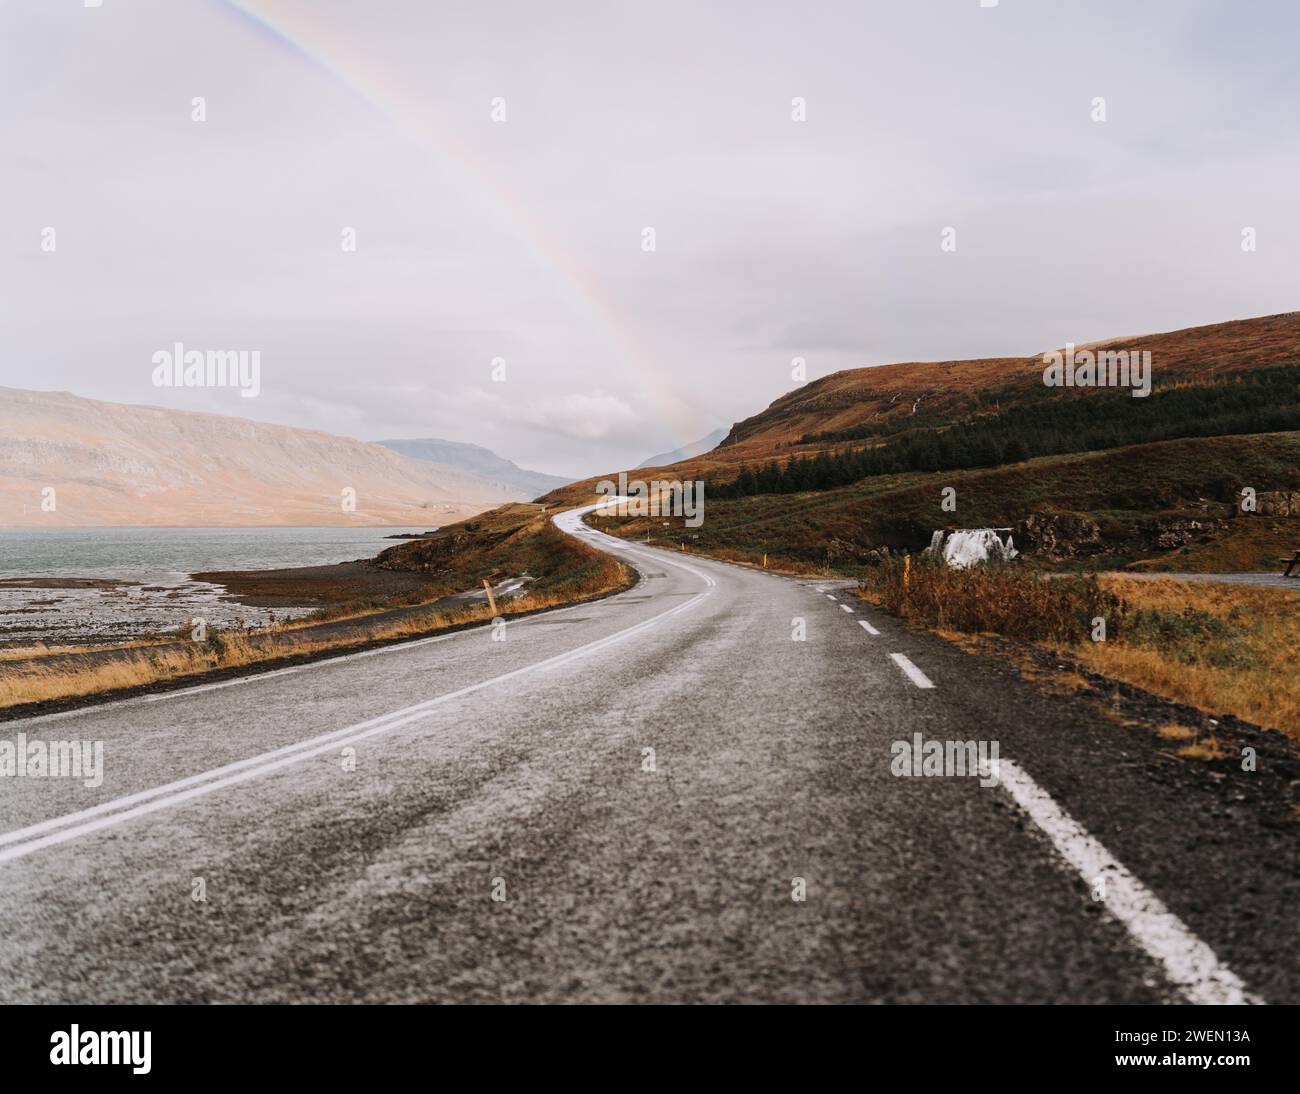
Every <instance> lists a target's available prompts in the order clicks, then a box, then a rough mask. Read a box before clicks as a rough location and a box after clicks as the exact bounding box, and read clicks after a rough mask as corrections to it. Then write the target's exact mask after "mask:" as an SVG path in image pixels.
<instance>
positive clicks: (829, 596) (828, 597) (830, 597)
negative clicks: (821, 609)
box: [826, 593, 838, 600]
mask: <svg viewBox="0 0 1300 1094" xmlns="http://www.w3.org/2000/svg"><path fill="white" fill-rule="evenodd" d="M826 599H827V600H836V599H838V598H837V597H833V596H831V594H830V593H827V594H826Z"/></svg>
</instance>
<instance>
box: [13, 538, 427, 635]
mask: <svg viewBox="0 0 1300 1094" xmlns="http://www.w3.org/2000/svg"><path fill="white" fill-rule="evenodd" d="M427 530H428V529H427V528H423V529H417V528H409V529H408V528H394V527H369V528H346V527H345V528H60V529H51V530H49V531H33V530H31V529H0V645H6V646H13V645H28V644H30V643H33V642H46V643H51V644H57V643H65V642H86V641H96V642H100V641H113V640H119V639H127V638H133V637H136V636H138V635H141V634H148V633H153V632H156V631H162V630H170V629H174V628H177V627H180V626H183V625H185V624H186V623H187V622H188V621H189V620H191V619H193V618H195V617H197V616H202V617H203V618H204V619H206V620H208V622H209V623H210V624H212V625H216V626H239V625H245V626H246V625H253V624H259V623H265V622H270V621H271V618H272V614H274V617H275V618H277V619H284V618H286V617H292V616H296V615H301V614H303V613H304V611H305V609H297V610H295V609H292V608H287V609H286V608H280V609H276V611H275V612H274V613H272V612H270V611H268V610H267V609H264V608H249V607H244V606H242V605H238V604H232V603H230V602H229V601H226V600H223V599H222V594H223V590H222V589H221V587H220V586H217V585H211V584H208V583H206V582H198V581H194V580H193V579H192V578H191V577H190V575H191V574H192V573H195V572H202V571H206V570H264V569H266V570H269V569H280V568H283V567H290V566H323V565H329V564H332V563H336V562H347V561H350V560H352V559H364V558H372V557H374V555H376V554H377V553H378V552H380V551H382V550H383V549H384V548H385V547H389V546H392V544H393V542H394V541H393V540H392V539H390V538H388V537H391V536H394V535H397V534H401V533H405V532H417V531H427ZM41 578H55V579H58V578H81V579H97V580H98V581H99V582H101V584H98V585H96V586H94V587H87V588H76V587H59V586H58V584H57V583H56V582H49V583H45V584H44V585H43V586H42V585H40V584H39V583H38V579H41ZM29 581H30V582H32V584H31V585H29V584H28V582H29ZM33 586H35V587H33Z"/></svg>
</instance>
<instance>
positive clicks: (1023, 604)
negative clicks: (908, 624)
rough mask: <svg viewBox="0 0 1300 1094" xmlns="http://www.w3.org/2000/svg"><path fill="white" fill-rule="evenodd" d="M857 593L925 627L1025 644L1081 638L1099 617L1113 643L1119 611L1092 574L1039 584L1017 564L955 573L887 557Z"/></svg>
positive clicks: (935, 564)
mask: <svg viewBox="0 0 1300 1094" xmlns="http://www.w3.org/2000/svg"><path fill="white" fill-rule="evenodd" d="M861 588H862V590H863V592H864V593H866V594H867V596H868V598H869V599H871V600H874V601H875V602H877V603H879V604H880V605H881V606H882V607H884V608H886V609H887V610H889V611H891V612H893V613H894V614H896V615H900V616H902V617H903V618H905V619H912V620H915V621H916V622H919V623H923V624H925V625H926V626H930V627H937V628H940V629H944V630H952V631H966V632H970V633H976V634H978V633H990V632H991V633H993V634H1000V635H1005V636H1006V637H1008V638H1022V639H1027V640H1030V641H1041V640H1044V639H1054V640H1056V641H1059V642H1066V643H1075V642H1079V641H1082V640H1086V639H1087V638H1088V637H1089V635H1090V634H1091V631H1092V626H1093V623H1092V621H1093V619H1095V618H1097V617H1099V616H1100V617H1101V618H1103V619H1105V620H1106V628H1107V637H1108V638H1112V637H1114V636H1115V635H1116V633H1117V632H1118V631H1119V630H1120V629H1121V628H1122V625H1123V623H1122V621H1123V618H1124V616H1125V614H1126V613H1125V605H1124V603H1123V601H1122V600H1120V599H1119V598H1118V597H1117V596H1115V595H1114V594H1112V593H1108V592H1107V591H1106V590H1105V589H1103V588H1102V587H1101V585H1100V584H1099V583H1098V581H1097V579H1096V578H1095V577H1092V576H1066V577H1054V578H1051V579H1046V578H1044V577H1043V576H1041V575H1039V574H1037V573H1035V572H1034V571H1032V570H1027V569H1023V568H1021V567H1018V566H1005V565H979V566H971V567H969V568H966V569H957V568H954V567H952V566H947V565H944V564H943V563H942V562H940V561H937V560H935V559H930V558H924V557H921V558H916V557H914V558H912V559H911V561H910V563H909V562H908V561H907V560H905V559H890V560H889V561H888V562H886V563H885V564H884V565H882V566H879V567H877V568H876V569H875V570H873V571H872V572H871V573H870V574H869V575H867V576H866V577H865V578H863V580H862V583H861Z"/></svg>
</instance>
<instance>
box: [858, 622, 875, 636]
mask: <svg viewBox="0 0 1300 1094" xmlns="http://www.w3.org/2000/svg"><path fill="white" fill-rule="evenodd" d="M858 626H859V627H861V628H862V629H863V630H864V631H866V632H867V633H868V634H879V633H880V632H879V631H878V630H876V628H875V627H873V626H872V625H871V624H870V623H868V622H867V621H866V620H865V619H859V620H858Z"/></svg>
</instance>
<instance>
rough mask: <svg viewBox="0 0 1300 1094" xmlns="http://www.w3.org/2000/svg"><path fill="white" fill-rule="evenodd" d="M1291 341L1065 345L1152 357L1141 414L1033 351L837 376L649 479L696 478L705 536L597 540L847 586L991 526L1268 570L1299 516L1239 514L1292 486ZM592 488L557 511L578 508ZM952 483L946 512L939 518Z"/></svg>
mask: <svg viewBox="0 0 1300 1094" xmlns="http://www.w3.org/2000/svg"><path fill="white" fill-rule="evenodd" d="M1297 345H1300V313H1294V312H1292V313H1286V314H1284V315H1277V316H1267V317H1264V318H1260V319H1247V320H1239V321H1234V322H1231V323H1221V324H1215V325H1213V326H1205V327H1196V328H1191V329H1189V330H1183V331H1174V332H1170V333H1165V334H1153V335H1146V336H1142V337H1136V338H1119V339H1108V340H1105V341H1101V342H1094V343H1091V344H1089V345H1088V346H1086V347H1085V346H1084V345H1080V346H1077V347H1076V350H1082V349H1084V348H1089V349H1091V350H1092V351H1093V352H1098V351H1102V350H1107V349H1116V350H1119V349H1126V350H1129V351H1142V350H1148V351H1150V352H1151V355H1152V375H1153V384H1152V393H1151V394H1150V395H1149V396H1148V397H1146V398H1141V399H1135V398H1133V397H1132V395H1131V394H1130V392H1129V391H1127V390H1122V391H1116V390H1114V389H1107V388H1100V389H1098V388H1068V389H1063V388H1048V387H1046V386H1045V385H1044V384H1043V381H1042V373H1043V360H1042V354H1041V353H1040V354H1035V355H1033V356H1032V357H1026V358H998V359H991V360H981V361H950V362H940V363H917V364H899V365H885V366H881V367H877V368H864V369H853V370H849V371H846V372H840V373H836V374H834V375H833V376H828V377H824V378H822V379H820V380H817V381H814V382H813V383H810V384H807V385H806V386H804V387H801V388H799V389H798V390H796V391H792V392H790V393H789V394H787V395H785V396H782V397H781V398H780V399H777V400H776V401H775V402H774V403H772V405H771V406H769V407H768V408H767V409H766V410H764V411H762V412H761V413H759V414H756V415H754V416H753V417H751V418H747V419H745V420H744V421H742V422H739V423H737V424H736V425H735V426H733V428H732V430H731V432H730V434H729V436H728V438H727V440H726V441H724V442H723V444H722V445H721V446H720V447H719V448H718V449H717V450H715V451H714V452H711V453H708V454H707V455H706V456H704V457H700V458H698V459H694V460H686V461H683V462H681V463H679V464H676V465H673V466H672V467H670V468H661V469H657V471H656V475H657V477H660V478H667V477H678V478H683V479H686V478H690V479H696V478H698V479H703V480H704V481H705V483H706V491H705V496H706V509H705V520H704V525H703V527H701V528H699V529H697V530H686V529H681V528H680V527H679V526H680V524H681V522H680V521H679V520H678V521H670V522H668V525H669V526H668V527H665V523H664V521H662V520H661V519H658V518H655V519H652V520H640V521H637V520H625V521H620V520H611V521H606V522H605V524H606V526H607V527H608V528H609V529H610V530H611V531H617V532H620V533H621V534H625V535H634V536H640V537H645V536H647V535H649V536H651V537H654V538H659V539H666V540H669V541H671V542H674V543H678V542H681V543H684V545H685V546H687V547H689V548H695V549H702V550H706V551H709V552H712V553H717V554H720V555H725V556H727V557H733V558H745V559H752V560H755V561H758V560H761V558H762V556H763V554H765V553H766V554H767V555H768V556H769V562H770V563H772V564H779V565H784V566H788V567H791V568H795V569H801V570H826V571H832V572H842V573H849V574H852V573H856V572H860V570H861V568H862V567H864V566H868V565H872V564H874V563H875V562H876V561H877V560H878V559H879V557H880V554H881V553H882V551H885V550H887V551H888V552H895V553H896V552H897V551H899V550H909V551H915V550H918V549H919V548H921V547H924V546H925V545H926V544H927V543H928V542H929V539H930V535H931V533H932V532H933V531H934V530H935V529H938V528H945V527H947V528H952V527H981V526H990V525H991V526H997V527H1011V528H1013V529H1016V543H1017V546H1018V547H1020V548H1021V549H1022V550H1024V551H1026V553H1027V557H1030V558H1037V559H1041V560H1042V561H1044V562H1046V563H1048V564H1050V565H1052V566H1054V567H1058V568H1059V567H1066V568H1069V567H1094V566H1095V567H1109V566H1118V565H1136V566H1140V567H1143V568H1148V569H1187V570H1206V571H1213V570H1221V569H1222V570H1228V569H1232V570H1239V569H1273V568H1275V566H1276V559H1277V556H1280V555H1282V554H1289V553H1290V552H1291V551H1292V550H1294V549H1295V548H1296V547H1300V519H1298V518H1297V517H1294V516H1290V515H1280V514H1279V512H1278V511H1277V510H1278V509H1279V508H1281V509H1288V508H1289V507H1288V506H1286V505H1281V506H1279V505H1277V504H1272V506H1271V508H1270V505H1268V504H1266V505H1264V506H1262V507H1261V511H1259V512H1256V513H1253V514H1246V513H1243V512H1242V511H1241V509H1240V507H1239V504H1238V503H1239V501H1240V492H1241V490H1242V489H1243V488H1244V487H1251V488H1253V489H1254V490H1255V491H1257V492H1258V493H1259V494H1261V495H1264V496H1265V497H1266V498H1267V497H1268V496H1269V495H1276V494H1277V493H1278V492H1289V491H1295V490H1297V489H1300V433H1297V432H1296V430H1297V429H1300V352H1297V350H1296V348H1295V347H1296V346H1297ZM639 474H640V476H641V477H643V478H649V477H650V475H649V474H648V473H646V472H640V473H639ZM632 477H636V473H633V475H632ZM595 482H596V480H595V479H590V480H586V481H585V482H582V483H575V484H574V485H573V486H571V487H568V488H566V489H565V490H563V491H558V492H556V493H555V494H552V495H549V500H552V501H555V502H561V503H576V502H577V501H579V500H586V499H587V498H589V497H591V496H592V494H593V491H594V486H595ZM944 487H952V488H953V489H954V490H955V491H956V508H955V510H944V509H943V508H942V507H941V500H942V493H941V492H942V490H943V488H944Z"/></svg>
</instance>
